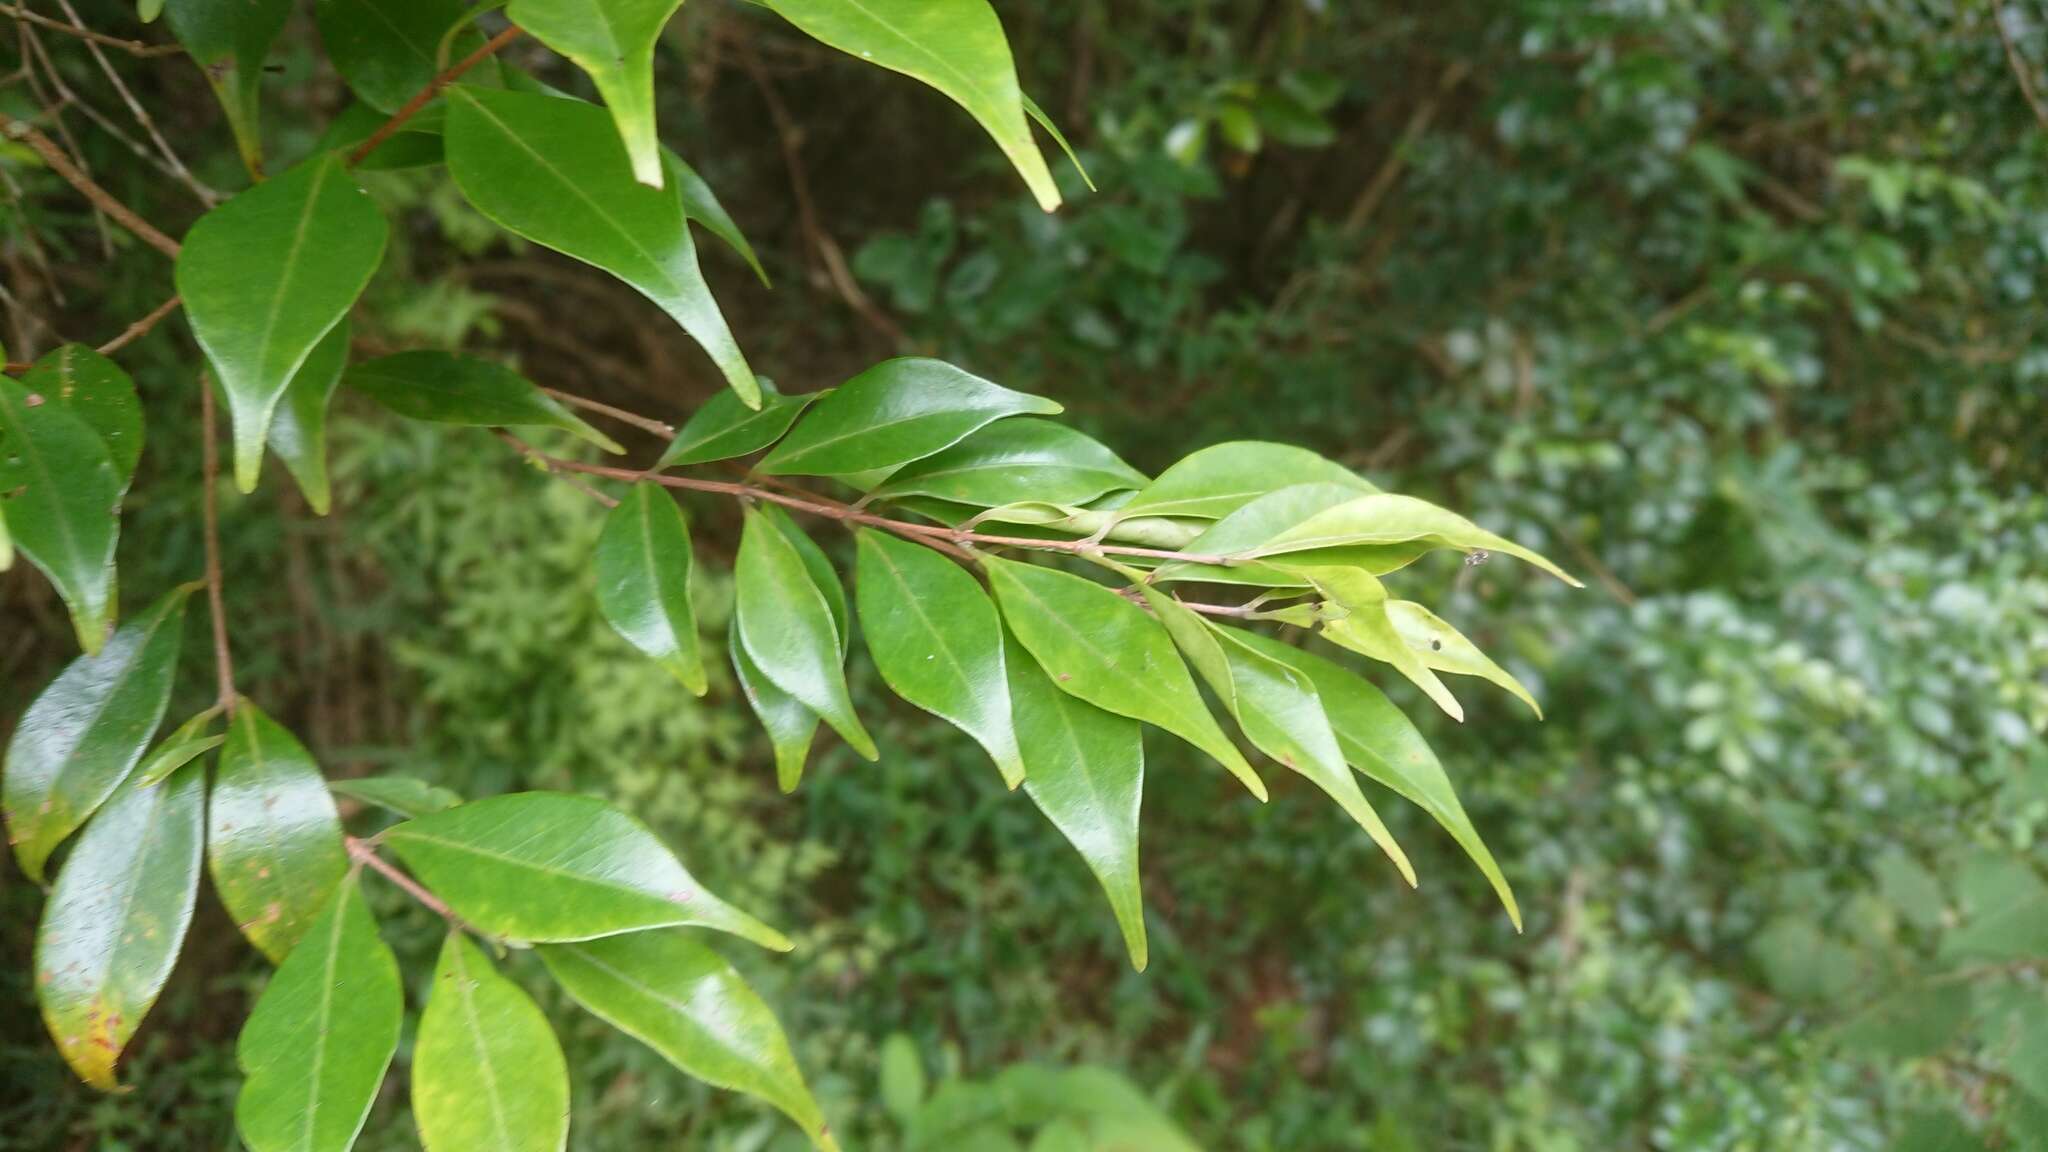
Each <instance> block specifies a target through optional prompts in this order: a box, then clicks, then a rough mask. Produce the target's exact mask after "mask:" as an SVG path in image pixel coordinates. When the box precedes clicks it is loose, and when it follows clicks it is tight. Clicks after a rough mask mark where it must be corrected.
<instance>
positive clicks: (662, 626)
mask: <svg viewBox="0 0 2048 1152" xmlns="http://www.w3.org/2000/svg"><path fill="white" fill-rule="evenodd" d="M690 563H691V557H690V530H689V528H688V527H686V526H685V525H684V524H683V513H682V510H681V509H679V508H677V507H676V502H675V498H674V497H672V496H670V495H669V493H668V490H667V489H665V488H663V487H661V486H660V485H659V484H653V483H646V484H635V485H633V486H632V487H631V488H628V489H627V490H626V494H625V495H624V496H622V497H620V499H619V503H618V506H617V507H615V508H613V509H612V510H611V512H610V513H609V514H608V515H607V516H606V517H605V521H604V530H603V532H602V533H600V534H599V536H598V538H597V556H596V568H597V604H598V608H599V609H600V610H601V611H602V612H603V613H604V618H605V619H606V620H607V621H609V622H610V623H611V626H612V628H613V629H614V630H616V631H617V632H618V634H619V635H621V636H624V637H625V638H626V641H627V642H628V643H630V644H632V645H633V647H635V648H638V649H639V650H640V651H642V652H645V653H646V654H647V655H648V656H649V657H651V658H653V660H654V661H655V662H656V663H658V664H660V665H661V666H662V667H663V668H666V669H668V670H669V672H671V673H673V674H674V675H675V678H676V679H678V680H680V681H682V682H683V687H685V688H688V689H689V690H690V691H691V692H692V693H693V694H695V695H698V696H702V695H703V694H704V693H705V691H706V689H707V688H708V683H707V681H706V680H705V678H704V658H703V656H702V655H700V654H699V652H698V645H697V616H696V613H695V612H694V611H693V610H692V608H691V606H690Z"/></svg>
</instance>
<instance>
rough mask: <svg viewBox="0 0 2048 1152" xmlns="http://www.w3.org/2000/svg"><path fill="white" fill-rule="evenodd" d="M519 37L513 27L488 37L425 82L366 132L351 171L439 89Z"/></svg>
mask: <svg viewBox="0 0 2048 1152" xmlns="http://www.w3.org/2000/svg"><path fill="white" fill-rule="evenodd" d="M523 34H524V31H523V30H522V29H521V28H520V27H519V25H517V24H514V25H512V26H511V27H509V28H507V29H505V30H504V31H503V32H500V33H498V34H497V35H496V36H493V37H491V38H490V39H489V40H486V41H484V43H483V47H481V48H478V49H477V50H476V51H474V52H471V53H470V54H469V55H467V56H464V57H463V58H462V59H460V60H457V61H456V62H455V63H454V64H451V65H449V67H448V68H447V70H446V71H443V72H442V73H441V74H440V75H438V76H436V77H434V78H433V79H432V80H429V81H427V86H426V87H425V88H422V89H420V90H419V91H418V92H415V93H413V97H412V99H410V100H407V101H406V102H405V105H404V106H403V107H401V108H400V109H399V110H398V111H396V112H393V113H392V114H391V119H389V120H386V121H385V122H384V123H383V124H381V125H379V126H378V128H377V130H376V131H375V132H372V133H370V138H369V139H367V140H365V141H363V142H362V143H361V144H358V145H356V148H355V151H353V152H350V153H349V154H348V166H349V167H351V168H353V167H355V166H356V165H358V164H361V163H362V162H363V157H365V156H368V155H369V154H370V153H372V152H375V151H376V150H377V146H378V145H380V144H382V143H384V142H385V141H386V140H389V139H391V137H392V136H394V135H396V134H397V132H398V130H399V129H400V128H403V127H405V122H406V121H408V120H410V119H412V118H413V117H414V116H417V115H419V112H420V109H422V108H425V107H426V106H427V104H428V103H429V102H430V101H432V100H433V98H434V97H436V96H439V95H440V94H441V89H443V88H446V87H447V86H448V85H450V84H453V83H454V82H455V81H456V80H458V79H460V78H461V77H462V74H463V73H464V72H467V71H469V70H470V69H471V68H474V67H476V66H477V65H479V64H481V63H483V62H484V61H485V60H488V59H490V58H491V56H492V55H493V54H495V53H496V52H497V51H498V49H500V48H503V47H504V46H505V45H507V44H510V43H511V42H513V41H514V40H517V39H519V37H520V36H521V35H523Z"/></svg>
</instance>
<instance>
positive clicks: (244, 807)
mask: <svg viewBox="0 0 2048 1152" xmlns="http://www.w3.org/2000/svg"><path fill="white" fill-rule="evenodd" d="M227 736H228V739H227V743H225V744H223V745H221V749H220V759H219V763H218V766H217V767H216V768H215V770H214V779H213V791H212V793H211V795H210V796H209V797H208V799H207V808H206V863H207V869H208V871H209V872H211V874H212V876H213V887H214V891H216V892H218V893H219V894H220V902H221V903H222V904H223V905H225V906H226V907H227V910H228V915H230V916H233V917H234V918H235V923H236V924H237V925H238V926H240V928H241V929H242V935H244V936H247V937H248V938H249V942H250V943H252V944H254V945H256V947H257V949H258V950H259V951H261V952H262V953H263V954H264V955H265V956H268V957H270V960H271V962H272V963H277V962H278V961H281V960H283V959H284V958H285V956H286V955H287V954H288V953H290V952H291V951H292V947H293V946H294V945H296V944H297V943H298V942H299V939H300V938H301V937H302V936H304V935H305V934H306V931H307V929H308V926H309V925H311V924H312V922H313V920H314V918H315V917H316V916H317V915H318V914H319V912H320V910H321V909H322V908H323V907H325V906H326V905H327V902H328V897H329V896H330V895H331V894H332V893H333V892H334V886H335V884H336V883H337V882H338V881H340V879H341V876H342V873H344V872H346V871H347V870H348V860H347V854H346V853H345V852H344V851H343V849H342V844H341V817H340V816H339V815H338V814H336V812H335V810H334V798H333V797H332V796H329V795H328V794H327V785H326V783H325V782H324V781H322V780H321V779H320V769H319V767H318V766H317V765H315V764H314V763H313V757H312V756H311V755H309V754H308V753H307V752H306V749H305V746H304V745H302V744H300V743H299V741H298V739H297V737H294V736H293V735H292V734H291V733H290V732H288V731H286V730H285V729H284V726H283V725H281V724H279V723H278V722H277V721H275V720H272V719H271V718H270V717H269V716H267V715H265V714H264V712H263V710H262V709H261V708H258V707H257V706H256V705H254V704H252V703H250V702H249V701H247V700H242V701H239V702H238V703H237V704H236V705H235V714H234V717H233V718H232V719H230V720H229V721H228V733H227Z"/></svg>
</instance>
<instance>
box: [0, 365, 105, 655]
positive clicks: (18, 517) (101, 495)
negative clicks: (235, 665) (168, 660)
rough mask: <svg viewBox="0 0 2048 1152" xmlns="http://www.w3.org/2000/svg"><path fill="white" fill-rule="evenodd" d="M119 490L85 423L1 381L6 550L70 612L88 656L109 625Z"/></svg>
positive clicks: (1, 507) (0, 483) (0, 489)
mask: <svg viewBox="0 0 2048 1152" xmlns="http://www.w3.org/2000/svg"><path fill="white" fill-rule="evenodd" d="M124 486H125V484H124V482H123V480H122V478H121V472H120V466H119V465H117V464H116V463H115V462H114V458H113V457H112V456H111V455H109V454H108V451H107V446H106V442H105V441H103V440H102V439H101V438H100V435H99V433H98V432H96V431H94V430H93V427H92V425H90V424H88V423H86V422H85V420H84V419H82V418H81V417H80V416H79V415H78V414H77V413H75V412H73V411H71V410H70V409H69V408H67V407H66V406H64V405H61V404H58V403H55V402H53V401H50V400H47V399H45V398H44V397H43V396H42V395H41V394H40V393H37V392H31V391H29V390H28V389H27V388H25V387H23V386H22V385H21V382H19V381H17V380H14V379H12V378H8V377H0V515H4V516H5V517H6V518H7V532H8V535H9V537H10V539H11V541H12V543H11V547H12V548H19V549H20V550H21V554H22V555H24V556H26V557H28V559H29V562H30V563H32V564H34V565H35V566H36V567H37V568H39V569H41V570H42V572H43V575H45V576H47V577H49V579H50V584H51V585H52V586H53V587H55V588H56V589H57V595H58V596H60V597H62V598H63V600H64V605H65V607H67V608H69V609H70V610H71V625H72V628H73V630H74V631H75V632H76V633H77V634H78V644H79V647H81V648H83V649H85V651H86V652H88V653H91V652H97V651H99V650H100V645H101V644H102V643H103V642H105V640H106V638H107V632H108V630H109V629H111V628H112V627H113V624H114V614H115V607H116V605H115V581H114V544H115V541H116V539H117V538H118V537H119V535H120V531H121V521H120V511H121V492H122V489H123V487H124Z"/></svg>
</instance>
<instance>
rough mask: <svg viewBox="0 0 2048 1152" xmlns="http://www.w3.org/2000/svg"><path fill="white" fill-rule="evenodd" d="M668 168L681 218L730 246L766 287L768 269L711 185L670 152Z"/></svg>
mask: <svg viewBox="0 0 2048 1152" xmlns="http://www.w3.org/2000/svg"><path fill="white" fill-rule="evenodd" d="M668 167H669V172H670V174H671V175H673V176H674V177H675V181H676V195H677V196H680V197H682V201H683V215H685V216H687V217H689V218H690V219H692V220H695V221H696V222H697V223H699V224H702V225H703V226H704V228H705V230H706V231H708V232H710V233H711V234H712V235H713V236H716V237H718V238H719V239H720V240H723V241H725V242H726V243H727V244H728V245H730V246H731V247H732V250H733V251H735V252H738V253H739V254H740V258H741V259H743V260H745V261H746V262H747V267H749V268H752V269H753V270H754V275H755V276H758V277H760V279H761V286H762V287H764V288H765V287H767V286H768V270H767V269H765V268H763V267H761V258H760V257H759V256H756V255H755V254H754V246H753V245H752V244H749V243H747V237H746V234H745V233H743V232H741V231H740V226H739V225H738V224H735V223H733V219H732V215H731V214H730V213H728V212H727V211H726V210H725V205H723V204H720V203H719V202H718V194H717V193H716V192H713V191H712V190H711V185H709V184H706V183H705V182H704V178H703V177H702V176H699V175H697V170H696V169H695V168H692V167H690V166H689V165H688V164H685V163H683V160H682V158H681V157H680V156H677V155H676V154H675V153H673V152H670V153H668Z"/></svg>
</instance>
